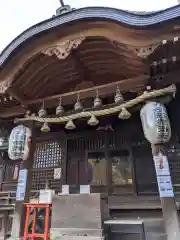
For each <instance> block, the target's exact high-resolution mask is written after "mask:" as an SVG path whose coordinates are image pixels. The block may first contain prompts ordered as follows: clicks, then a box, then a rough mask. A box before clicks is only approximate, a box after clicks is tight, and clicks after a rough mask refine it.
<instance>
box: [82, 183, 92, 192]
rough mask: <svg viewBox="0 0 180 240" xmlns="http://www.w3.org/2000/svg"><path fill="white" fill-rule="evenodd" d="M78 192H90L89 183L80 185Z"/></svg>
mask: <svg viewBox="0 0 180 240" xmlns="http://www.w3.org/2000/svg"><path fill="white" fill-rule="evenodd" d="M80 193H81V194H90V193H91V190H90V185H80Z"/></svg>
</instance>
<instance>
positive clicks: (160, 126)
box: [140, 102, 171, 144]
mask: <svg viewBox="0 0 180 240" xmlns="http://www.w3.org/2000/svg"><path fill="white" fill-rule="evenodd" d="M140 116H141V122H142V127H143V131H144V135H145V138H146V139H147V140H148V141H149V142H150V143H151V144H161V143H166V142H168V141H169V139H170V137H171V126H170V122H169V117H168V114H167V111H166V108H165V106H164V105H163V104H161V103H157V102H148V103H146V104H145V105H144V106H143V107H142V109H141V112H140Z"/></svg>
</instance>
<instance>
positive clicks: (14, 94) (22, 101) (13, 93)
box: [7, 87, 26, 106]
mask: <svg viewBox="0 0 180 240" xmlns="http://www.w3.org/2000/svg"><path fill="white" fill-rule="evenodd" d="M7 93H8V94H9V95H10V96H11V97H13V98H14V99H15V100H17V101H18V102H19V103H20V104H21V105H23V106H26V104H25V101H26V100H25V99H24V98H23V97H21V94H20V93H19V92H18V91H17V90H15V89H13V88H12V87H9V88H8V89H7Z"/></svg>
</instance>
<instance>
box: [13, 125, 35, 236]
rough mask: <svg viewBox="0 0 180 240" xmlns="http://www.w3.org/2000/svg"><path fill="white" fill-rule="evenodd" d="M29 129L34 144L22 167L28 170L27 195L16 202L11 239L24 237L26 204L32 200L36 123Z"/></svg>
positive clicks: (21, 168)
mask: <svg viewBox="0 0 180 240" xmlns="http://www.w3.org/2000/svg"><path fill="white" fill-rule="evenodd" d="M28 127H29V128H30V129H31V131H32V142H31V147H30V152H29V157H28V159H27V160H25V161H22V162H21V165H20V171H21V170H25V171H26V170H27V178H26V182H25V195H24V199H23V200H22V201H16V204H15V212H14V216H13V224H12V231H11V238H13V239H14V238H17V239H18V238H20V237H22V236H23V231H24V221H25V207H24V203H28V202H29V198H30V190H31V184H32V168H33V158H34V150H35V138H36V136H35V123H34V122H30V123H29V124H28Z"/></svg>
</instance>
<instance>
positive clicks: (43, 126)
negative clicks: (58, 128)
mask: <svg viewBox="0 0 180 240" xmlns="http://www.w3.org/2000/svg"><path fill="white" fill-rule="evenodd" d="M41 132H50V127H49V125H48V123H47V122H45V123H43V125H42V127H41Z"/></svg>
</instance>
